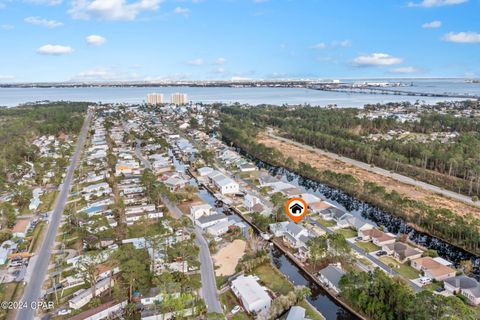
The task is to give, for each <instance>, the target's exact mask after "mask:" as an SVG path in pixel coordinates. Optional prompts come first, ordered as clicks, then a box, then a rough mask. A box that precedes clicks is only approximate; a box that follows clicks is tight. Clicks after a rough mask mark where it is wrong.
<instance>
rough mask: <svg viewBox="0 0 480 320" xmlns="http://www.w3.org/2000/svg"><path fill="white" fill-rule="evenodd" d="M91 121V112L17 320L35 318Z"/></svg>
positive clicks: (33, 267) (80, 136) (38, 254)
mask: <svg viewBox="0 0 480 320" xmlns="http://www.w3.org/2000/svg"><path fill="white" fill-rule="evenodd" d="M91 119H92V114H91V113H90V112H89V113H88V115H87V117H86V119H85V122H84V124H83V127H82V130H81V132H80V135H79V138H78V142H77V146H76V149H75V153H74V154H73V156H72V158H71V160H70V166H69V167H68V170H67V174H66V176H65V179H64V181H63V184H62V188H61V190H60V193H59V194H58V196H57V199H56V200H55V206H54V209H53V211H52V214H51V215H50V223H49V226H48V230H47V233H46V235H45V237H44V239H43V243H42V246H41V248H40V250H39V251H38V252H37V254H36V257H37V258H36V259H35V260H33V262H32V263H33V264H34V265H32V266H29V267H31V268H32V270H34V273H35V274H34V276H32V277H31V279H30V281H29V282H28V284H27V286H26V288H25V292H24V295H23V297H22V302H26V305H27V308H24V309H20V310H18V312H17V316H16V319H17V320H29V319H33V318H34V315H35V310H34V309H32V308H31V307H30V306H31V304H32V302H35V301H37V300H38V299H39V298H40V297H41V292H42V285H43V281H44V279H45V277H46V274H47V272H48V264H49V262H50V255H51V250H52V247H53V244H54V242H55V236H56V234H57V230H58V226H59V225H60V220H61V217H62V213H63V209H64V208H65V203H66V201H67V198H68V193H69V192H70V187H71V184H72V179H73V174H74V171H75V168H76V165H77V162H78V160H79V158H80V154H81V150H82V146H83V144H84V143H85V139H86V137H87V132H88V127H89V126H90V121H91Z"/></svg>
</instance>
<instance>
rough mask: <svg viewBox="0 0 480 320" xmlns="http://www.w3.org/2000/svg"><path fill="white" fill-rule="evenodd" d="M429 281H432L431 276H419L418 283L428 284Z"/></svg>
mask: <svg viewBox="0 0 480 320" xmlns="http://www.w3.org/2000/svg"><path fill="white" fill-rule="evenodd" d="M430 282H432V278H430V277H421V278H420V283H421V284H428V283H430Z"/></svg>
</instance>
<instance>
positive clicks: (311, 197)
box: [300, 193, 322, 204]
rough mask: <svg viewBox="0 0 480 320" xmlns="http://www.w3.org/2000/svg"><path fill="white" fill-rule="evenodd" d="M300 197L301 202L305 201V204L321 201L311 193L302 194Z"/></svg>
mask: <svg viewBox="0 0 480 320" xmlns="http://www.w3.org/2000/svg"><path fill="white" fill-rule="evenodd" d="M300 196H301V197H302V199H303V200H305V202H306V203H307V204H310V203H314V202H320V201H321V200H322V199H320V198H319V197H317V196H316V195H314V194H311V193H302V194H301V195H300Z"/></svg>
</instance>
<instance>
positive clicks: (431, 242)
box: [238, 149, 480, 280]
mask: <svg viewBox="0 0 480 320" xmlns="http://www.w3.org/2000/svg"><path fill="white" fill-rule="evenodd" d="M238 151H239V152H241V153H242V155H244V156H246V157H248V158H250V159H251V160H252V161H254V162H255V163H256V165H257V167H259V168H263V169H266V170H268V171H269V172H270V174H271V175H273V176H275V177H277V178H279V179H280V180H282V181H284V182H288V183H291V184H293V185H295V186H296V187H298V188H300V189H301V190H303V191H305V192H309V193H313V194H315V195H317V196H319V197H321V198H322V199H326V200H328V201H329V202H331V203H333V204H335V205H336V206H339V207H340V208H344V209H345V210H346V211H349V212H350V213H351V214H352V215H354V216H357V217H362V218H363V219H365V220H367V221H368V222H370V223H372V224H374V225H377V226H383V227H384V228H385V229H386V230H388V232H391V233H393V234H400V233H404V234H407V235H408V238H409V239H410V240H411V241H413V242H414V243H416V244H418V245H421V246H423V247H425V248H428V249H433V250H436V251H437V253H438V255H439V256H440V257H442V258H444V259H446V260H448V261H450V262H452V263H453V264H454V265H455V266H457V267H458V266H459V265H460V262H461V261H462V260H471V261H472V263H473V267H474V268H473V269H474V271H473V273H474V276H475V278H477V280H480V257H478V256H476V255H473V254H471V253H469V252H467V251H465V250H463V249H461V248H458V247H456V246H454V245H451V244H449V243H447V242H445V241H443V240H440V239H438V238H435V237H432V236H430V235H427V234H425V233H422V232H419V231H417V230H415V229H414V228H412V227H411V226H409V225H407V224H406V223H405V221H404V220H403V219H401V218H398V217H395V216H393V215H392V214H390V213H388V212H386V211H383V210H381V209H379V208H377V207H375V206H372V205H370V204H368V203H366V202H363V201H360V200H358V199H356V198H354V197H352V196H350V195H348V194H346V193H345V192H343V191H341V190H338V189H335V188H332V187H329V186H327V185H324V184H322V183H320V182H318V181H314V180H311V179H308V178H304V177H301V176H300V175H298V174H296V173H294V172H291V171H289V170H287V169H285V168H283V167H274V166H271V165H269V164H267V163H265V162H263V161H261V160H258V159H255V158H252V157H251V156H249V155H248V154H245V153H244V152H243V151H242V150H239V149H238Z"/></svg>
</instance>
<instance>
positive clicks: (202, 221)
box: [195, 213, 228, 229]
mask: <svg viewBox="0 0 480 320" xmlns="http://www.w3.org/2000/svg"><path fill="white" fill-rule="evenodd" d="M227 220H228V217H227V216H226V215H224V214H223V213H216V214H212V215H209V216H202V217H200V218H198V219H197V220H195V224H196V225H197V226H199V227H200V228H202V229H206V228H208V227H210V226H213V225H214V224H217V223H220V222H222V221H227Z"/></svg>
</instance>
